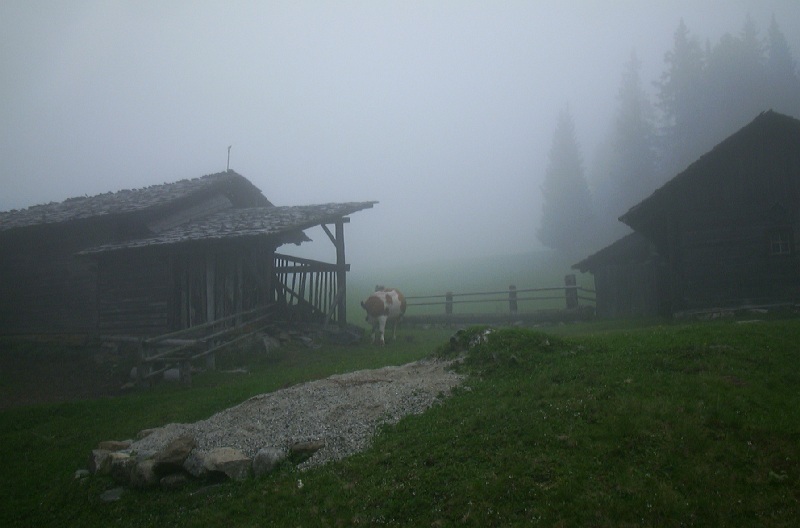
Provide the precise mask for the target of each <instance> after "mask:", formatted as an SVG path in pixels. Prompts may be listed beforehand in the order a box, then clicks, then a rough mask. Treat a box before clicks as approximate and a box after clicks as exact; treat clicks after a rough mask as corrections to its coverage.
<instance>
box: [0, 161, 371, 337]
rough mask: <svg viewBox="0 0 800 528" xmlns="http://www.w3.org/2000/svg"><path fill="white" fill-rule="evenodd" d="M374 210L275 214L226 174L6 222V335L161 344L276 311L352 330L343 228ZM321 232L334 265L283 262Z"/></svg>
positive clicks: (355, 205) (1, 321)
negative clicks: (147, 338) (139, 338)
mask: <svg viewBox="0 0 800 528" xmlns="http://www.w3.org/2000/svg"><path fill="white" fill-rule="evenodd" d="M374 203H375V202H352V203H333V204H322V205H310V206H292V207H276V206H275V205H273V204H272V203H270V201H269V200H267V198H266V197H264V195H263V194H262V193H261V191H260V190H259V189H258V188H256V187H255V186H254V185H253V184H252V183H250V182H249V181H248V180H247V179H246V178H244V177H243V176H241V175H239V174H237V173H235V172H233V171H227V172H223V173H218V174H211V175H208V176H204V177H202V178H196V179H191V180H182V181H179V182H175V183H168V184H163V185H155V186H152V187H147V188H143V189H135V190H124V191H118V192H114V193H106V194H101V195H97V196H91V197H81V198H73V199H69V200H66V201H64V202H60V203H51V204H46V205H40V206H34V207H30V208H28V209H24V210H21V211H9V212H4V213H0V333H3V334H14V333H100V334H128V335H158V334H163V333H166V332H170V331H174V330H180V329H183V328H189V327H192V326H196V325H199V324H202V323H206V322H211V321H215V320H217V319H221V318H224V317H226V316H229V315H233V314H237V313H242V312H246V311H248V310H250V309H253V308H256V307H260V306H266V305H269V304H280V305H282V306H283V307H284V308H285V307H287V306H299V307H302V308H303V313H304V314H305V315H306V316H307V317H310V318H317V319H321V318H323V317H327V318H328V319H331V320H334V321H338V322H340V323H344V322H345V321H346V311H345V302H346V298H345V291H346V282H345V276H346V275H345V274H346V272H347V271H348V265H347V264H346V263H345V251H344V224H345V223H347V222H348V221H349V218H348V215H350V214H352V213H354V212H357V211H360V210H362V209H366V208H370V207H372V206H373V204H374ZM316 225H322V226H323V227H324V228H325V230H326V232H327V233H328V235H329V237H330V240H331V242H332V243H333V244H334V245H335V246H336V254H337V261H336V262H335V263H322V262H317V261H311V260H307V259H298V258H293V257H291V256H287V255H279V254H277V253H276V250H277V249H278V248H279V247H280V246H282V245H284V244H287V243H294V244H299V243H302V242H305V241H308V238H307V237H306V236H305V234H304V233H303V230H305V229H308V228H310V227H313V226H316ZM328 226H333V230H331V228H329V227H328Z"/></svg>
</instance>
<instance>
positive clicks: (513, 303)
mask: <svg viewBox="0 0 800 528" xmlns="http://www.w3.org/2000/svg"><path fill="white" fill-rule="evenodd" d="M508 310H509V311H510V312H511V313H512V314H515V313H517V287H516V286H514V285H513V284H512V285H510V286H509V287H508Z"/></svg>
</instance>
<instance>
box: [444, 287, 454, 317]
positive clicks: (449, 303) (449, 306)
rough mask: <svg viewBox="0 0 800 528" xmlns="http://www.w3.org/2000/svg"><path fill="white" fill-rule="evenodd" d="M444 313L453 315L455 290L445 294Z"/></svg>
mask: <svg viewBox="0 0 800 528" xmlns="http://www.w3.org/2000/svg"><path fill="white" fill-rule="evenodd" d="M444 313H445V314H446V315H453V292H447V293H445V294H444Z"/></svg>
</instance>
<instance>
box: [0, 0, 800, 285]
mask: <svg viewBox="0 0 800 528" xmlns="http://www.w3.org/2000/svg"><path fill="white" fill-rule="evenodd" d="M748 14H749V15H750V16H751V17H752V19H753V20H754V22H755V23H756V25H757V27H758V29H759V30H760V31H761V32H762V35H763V32H765V31H766V28H767V27H768V26H769V23H770V19H771V17H772V16H773V15H775V17H776V19H777V20H778V22H779V23H780V25H781V29H782V31H783V33H784V34H785V35H786V38H787V40H788V43H789V45H790V47H791V49H792V53H793V54H794V56H795V57H798V56H800V2H798V1H796V0H777V1H770V0H750V1H744V0H742V1H738V0H727V1H703V0H692V1H676V0H663V1H656V0H653V1H647V0H629V1H626V0H617V1H613V0H603V1H590V0H581V1H578V0H573V1H563V2H545V1H528V2H497V1H488V0H487V1H484V2H464V1H419V2H417V1H398V2H394V1H381V2H372V1H364V2H321V1H320V2H310V1H294V0H290V1H285V2H274V1H263V2H255V1H254V2H240V1H231V2H195V1H187V2H177V1H175V2H160V1H159V2H149V1H130V2H125V1H110V0H108V1H98V2H86V1H74V0H73V1H63V2H48V1H33V2H31V1H28V0H23V1H17V0H5V1H4V2H2V3H0V69H1V70H2V78H0V87H1V88H0V89H1V90H2V97H0V118H1V120H2V121H1V122H2V131H1V132H0V134H1V135H0V167H1V168H0V178H1V180H0V185H1V186H2V191H0V210H8V209H14V208H23V207H28V206H30V205H35V204H41V203H47V202H50V201H61V200H64V199H66V198H68V197H72V196H81V195H93V194H98V193H102V192H107V191H115V190H119V189H127V188H137V187H143V186H148V185H152V184H158V183H164V182H171V181H176V180H179V179H183V178H194V177H198V176H202V175H205V174H209V173H214V172H219V171H221V170H225V168H226V163H227V154H228V146H231V151H230V168H231V169H233V170H235V171H237V172H238V173H240V174H242V175H243V176H245V177H247V178H248V179H250V180H251V181H252V182H253V183H254V184H255V185H256V186H258V187H259V188H260V189H261V190H262V191H263V193H264V194H265V196H266V197H267V198H269V200H270V201H272V202H273V203H275V204H276V205H302V204H314V203H324V202H344V201H362V200H378V201H379V202H380V203H379V204H377V205H376V206H375V207H374V208H373V209H368V210H366V211H362V212H359V213H356V214H354V215H353V216H352V223H351V224H349V225H348V227H347V230H346V240H347V251H348V260H349V261H351V262H352V263H353V269H354V270H355V269H364V268H372V269H374V268H377V267H381V266H403V265H411V264H414V263H419V262H421V261H425V260H436V259H448V258H464V257H473V256H476V257H477V256H485V255H489V254H499V255H503V254H516V253H524V252H528V251H533V250H536V249H538V248H540V247H541V246H540V244H539V242H538V241H537V238H536V230H537V226H538V224H539V220H540V217H541V191H540V188H541V185H542V180H543V178H544V172H545V167H546V165H547V155H548V150H549V148H550V144H551V141H552V138H553V130H554V128H555V126H556V122H557V119H558V115H559V111H561V110H562V109H563V108H565V107H568V108H569V110H570V112H571V114H572V115H573V116H574V121H575V129H576V134H577V137H578V140H579V142H580V145H581V147H582V152H583V156H584V160H585V165H587V166H588V165H590V164H591V163H592V156H593V153H594V151H595V149H596V148H597V146H598V145H599V144H601V143H602V141H603V139H604V135H605V134H607V132H608V130H609V126H610V121H611V120H612V117H613V110H614V104H615V97H616V94H617V90H618V87H619V81H620V75H621V73H622V68H623V64H624V63H625V62H626V60H627V59H628V58H629V57H630V55H631V52H632V50H635V52H636V54H637V56H638V57H639V59H640V61H641V63H642V78H643V80H644V81H645V84H646V85H647V87H648V88H651V89H652V81H654V80H655V79H657V78H658V76H659V74H660V72H661V71H662V70H663V66H664V54H665V53H666V52H667V51H668V50H669V49H670V47H671V45H672V39H673V33H674V31H675V29H676V27H677V26H678V24H679V22H680V20H681V19H683V20H684V22H685V23H686V26H687V27H688V28H689V30H690V31H691V32H692V33H693V34H695V35H697V36H699V37H700V38H702V39H710V40H712V41H716V40H717V39H719V37H720V36H721V35H722V34H724V33H729V32H734V33H735V32H737V31H738V30H739V29H740V28H741V27H742V24H743V22H744V20H745V18H746V17H747V15H748ZM754 117H755V116H754ZM721 139H723V138H720V140H721ZM309 234H310V235H311V237H312V238H314V239H315V242H314V243H313V244H311V245H309V248H308V249H305V248H298V250H299V253H305V254H312V256H321V257H323V258H325V257H326V256H327V255H332V254H333V249H332V245H331V244H330V243H329V242H328V241H327V237H326V236H325V235H324V233H321V232H319V233H315V232H309ZM318 252H322V254H320V255H317V253H318ZM294 253H298V251H294Z"/></svg>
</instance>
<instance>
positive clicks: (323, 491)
mask: <svg viewBox="0 0 800 528" xmlns="http://www.w3.org/2000/svg"><path fill="white" fill-rule="evenodd" d="M508 266H509V268H511V267H513V266H515V265H512V264H511V263H508ZM485 267H486V274H485V275H484V274H483V272H481V273H480V274H479V275H481V276H486V277H489V276H490V273H489V272H490V271H494V272H497V271H498V269H500V268H498V263H497V262H494V263H492V262H489V263H487V264H486V266H485ZM442 268H443V269H441V270H440V271H438V272H436V273H440V274H441V275H439V276H438V277H437V276H436V273H434V269H433V268H431V269H430V270H429V271H430V272H429V273H426V274H425V276H426V277H425V280H427V281H429V282H430V285H429V284H423V283H424V282H425V280H422V279H419V280H416V281H413V280H412V279H413V277H412V276H411V275H409V276H401V275H397V276H396V277H395V276H388V277H387V278H385V279H383V278H378V277H370V276H363V277H360V278H359V277H358V275H357V274H354V275H355V277H354V278H353V280H351V281H350V283H349V286H350V288H349V290H350V291H352V292H355V294H351V297H352V298H356V299H357V298H358V297H360V295H359V293H360V292H359V291H358V289H359V287H364V288H365V289H366V288H368V289H367V292H366V293H368V292H369V291H370V290H371V287H370V286H369V284H370V283H372V282H376V281H380V282H385V283H386V284H387V285H392V286H395V285H396V286H398V287H401V288H405V289H406V290H411V292H413V293H417V290H416V288H419V294H426V293H428V286H430V287H436V286H438V285H440V284H443V280H444V279H447V278H448V277H449V278H451V279H453V280H452V282H448V283H447V286H445V288H446V289H453V290H458V289H459V288H460V287H461V285H460V284H458V283H457V281H456V280H455V279H456V278H457V277H458V276H460V275H459V273H456V272H453V273H451V274H450V275H449V276H447V274H446V268H447V266H446V265H444V266H443V267H442ZM480 269H481V268H480V266H477V267H473V268H472V271H475V270H480ZM464 273H465V274H464V276H465V277H466V276H467V274H466V272H464ZM520 273H525V271H524V269H522V266H520ZM563 274H564V272H563V271H560V270H556V273H553V274H552V275H553V276H552V277H551V278H552V279H553V280H563ZM387 275H388V274H387ZM511 275H512V274H511V273H508V274H507V275H505V276H503V277H502V278H501V279H499V280H502V282H499V280H498V286H500V287H503V286H505V287H507V286H508V283H511V282H509V281H519V282H520V283H523V279H524V276H523V275H520V276H519V277H520V278H518V277H517V276H511ZM395 279H396V282H395ZM440 279H441V280H440ZM534 279H535V277H532V279H531V280H534ZM545 280H550V278H548V277H545V278H544V279H542V282H544V281H545ZM390 281H393V282H390ZM373 286H374V285H373ZM518 286H520V285H519V284H518ZM464 287H465V288H467V287H468V288H470V289H480V288H484V287H487V288H492V287H494V286H493V285H492V284H491V281H490V280H488V279H487V280H484V281H483V282H480V281H479V280H475V281H472V282H470V281H469V280H468V279H467V278H465V279H464ZM520 287H522V286H520ZM352 302H353V301H352V300H351V303H352ZM356 309H358V305H357V304H355V306H354V307H353V308H352V310H356ZM756 317H758V318H756ZM351 319H352V320H354V321H355V320H358V319H359V318H358V317H356V316H352V315H351ZM455 330H456V329H454V328H444V327H440V328H439V327H431V328H402V327H401V329H400V331H399V334H400V339H398V340H397V341H396V342H390V343H388V344H387V346H386V347H384V348H378V347H374V346H371V345H369V344H368V343H367V342H366V340H365V341H364V342H362V343H359V344H355V345H349V346H342V345H335V344H331V343H321V345H322V346H321V347H320V348H316V349H312V348H306V347H302V346H299V345H298V346H285V347H282V348H280V349H278V350H277V351H274V352H272V353H270V354H269V355H265V354H264V353H263V352H262V351H260V350H259V348H258V347H255V346H254V347H244V348H241V349H239V350H236V351H232V352H229V353H227V354H225V355H224V356H222V357H220V358H219V359H218V367H219V368H218V370H217V371H213V372H204V373H200V374H197V375H195V376H194V378H193V384H192V386H191V387H182V386H177V385H171V384H160V385H158V386H156V387H154V388H152V389H150V390H137V391H133V392H130V393H126V394H123V395H118V396H114V397H102V398H89V397H86V398H83V399H78V400H73V401H64V402H60V403H48V404H36V405H23V406H20V405H16V406H4V410H2V411H0V459H2V461H3V464H2V470H3V478H2V479H0V496H2V499H0V504H2V506H1V507H0V526H20V527H22V526H35V527H45V526H46V527H50V526H86V527H108V526H115V527H150V526H181V527H183V526H186V527H192V526H198V527H203V528H210V527H217V526H220V527H223V526H224V527H238V526H246V527H249V526H253V527H255V526H260V527H261V526H293V527H294V526H306V527H315V526H375V525H388V526H434V527H436V526H480V527H485V526H614V527H617V526H795V525H796V523H797V519H798V518H800V504H798V501H800V371H799V370H798V354H800V319H798V318H796V316H794V315H793V314H789V313H787V314H783V316H779V315H770V316H766V315H759V316H753V317H749V316H748V317H746V318H728V319H720V320H716V321H706V322H699V321H666V320H650V321H625V322H616V321H596V322H589V323H575V324H565V325H551V326H544V327H540V328H505V329H496V330H495V331H494V332H492V333H491V334H489V336H488V340H487V341H486V342H483V343H480V344H478V345H477V346H474V347H469V346H468V341H469V340H470V337H471V336H474V335H478V334H480V332H482V330H483V329H482V328H477V327H473V328H471V329H469V330H468V331H467V332H466V333H462V334H460V337H459V338H458V339H457V340H456V343H455V344H452V343H451V341H450V337H451V336H452V335H453V333H454V331H455ZM0 345H1V346H2V348H0V353H2V355H3V356H2V357H3V359H4V362H3V363H0V365H12V366H15V368H17V371H16V372H15V371H14V369H13V368H2V369H0V398H10V397H11V395H14V394H18V393H19V392H20V391H25V390H26V387H27V388H30V387H29V386H30V384H31V376H25V375H22V373H21V372H20V371H19V369H23V368H25V365H32V364H33V363H31V362H32V361H33V360H35V362H36V363H38V364H51V363H59V362H63V361H64V358H65V357H69V358H73V359H74V358H75V357H77V356H79V355H80V354H81V352H82V351H81V346H80V344H79V343H77V344H76V343H58V342H49V343H42V342H38V343H37V342H28V341H13V340H4V341H1V342H0ZM425 357H442V358H456V357H461V358H463V360H462V362H461V363H460V365H459V366H458V367H457V368H458V369H459V370H460V371H461V372H462V373H464V374H465V375H466V376H467V378H466V381H465V383H464V385H463V386H462V387H460V388H458V389H457V390H456V391H455V392H454V394H453V395H452V396H451V397H449V398H446V399H442V400H441V401H440V402H439V403H438V404H437V405H435V406H434V407H432V408H431V409H430V410H428V411H427V412H425V413H424V414H422V415H416V416H409V417H406V418H404V419H403V420H401V421H400V422H399V423H397V424H396V425H393V426H385V427H383V428H382V429H381V430H380V432H379V434H378V435H377V436H376V437H375V439H374V441H373V443H372V445H371V447H370V448H369V449H367V450H366V451H364V452H362V453H360V454H357V455H355V456H352V457H350V458H348V459H345V460H342V461H339V462H335V463H329V464H327V465H325V466H322V467H319V468H316V469H311V470H307V471H300V470H298V469H297V468H296V467H294V466H292V465H291V464H290V463H286V464H285V465H284V466H282V467H280V468H279V469H278V470H277V471H276V472H275V473H273V474H271V475H269V476H266V477H262V478H259V479H249V480H247V481H244V482H223V483H218V484H214V485H209V483H204V482H193V483H191V484H189V485H188V486H186V487H184V488H182V489H179V490H175V491H162V490H158V489H147V490H133V489H131V490H125V492H124V493H123V494H122V496H121V498H120V499H119V500H117V501H113V502H104V501H102V500H101V499H100V497H101V495H102V494H103V492H105V491H106V490H108V489H110V488H113V487H116V484H115V483H114V482H113V481H111V480H110V479H109V478H106V477H99V476H91V477H88V478H85V479H83V480H76V479H75V478H74V475H75V471H76V470H78V469H81V468H84V467H86V464H87V456H88V454H89V452H90V451H91V450H92V449H93V448H94V447H95V446H96V445H97V443H98V442H99V441H102V440H110V439H126V438H131V437H133V436H134V435H136V433H137V432H138V431H140V430H141V429H145V428H150V427H157V426H160V425H163V424H165V423H169V422H191V421H196V420H199V419H203V418H205V417H208V416H210V415H211V414H213V413H215V412H217V411H219V410H222V409H225V408H227V407H230V406H232V405H235V404H237V403H239V402H241V401H243V400H245V399H246V398H249V397H250V396H253V395H256V394H261V393H264V392H269V391H274V390H278V389H280V388H282V387H287V386H290V385H293V384H297V383H301V382H304V381H308V380H312V379H319V378H322V377H326V376H329V375H331V374H336V373H343V372H349V371H353V370H358V369H365V368H377V367H381V366H384V365H392V364H402V363H406V362H410V361H414V360H417V359H421V358H425ZM26 361H28V363H26ZM240 366H246V367H247V369H248V373H247V374H230V373H226V372H224V370H226V369H231V368H233V367H240ZM118 368H119V369H124V368H126V365H125V362H124V360H122V359H121V360H120V365H118ZM35 381H36V380H35V378H34V383H35ZM47 383H49V381H48V380H42V381H41V384H47ZM300 482H302V486H300V485H299V483H300Z"/></svg>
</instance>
